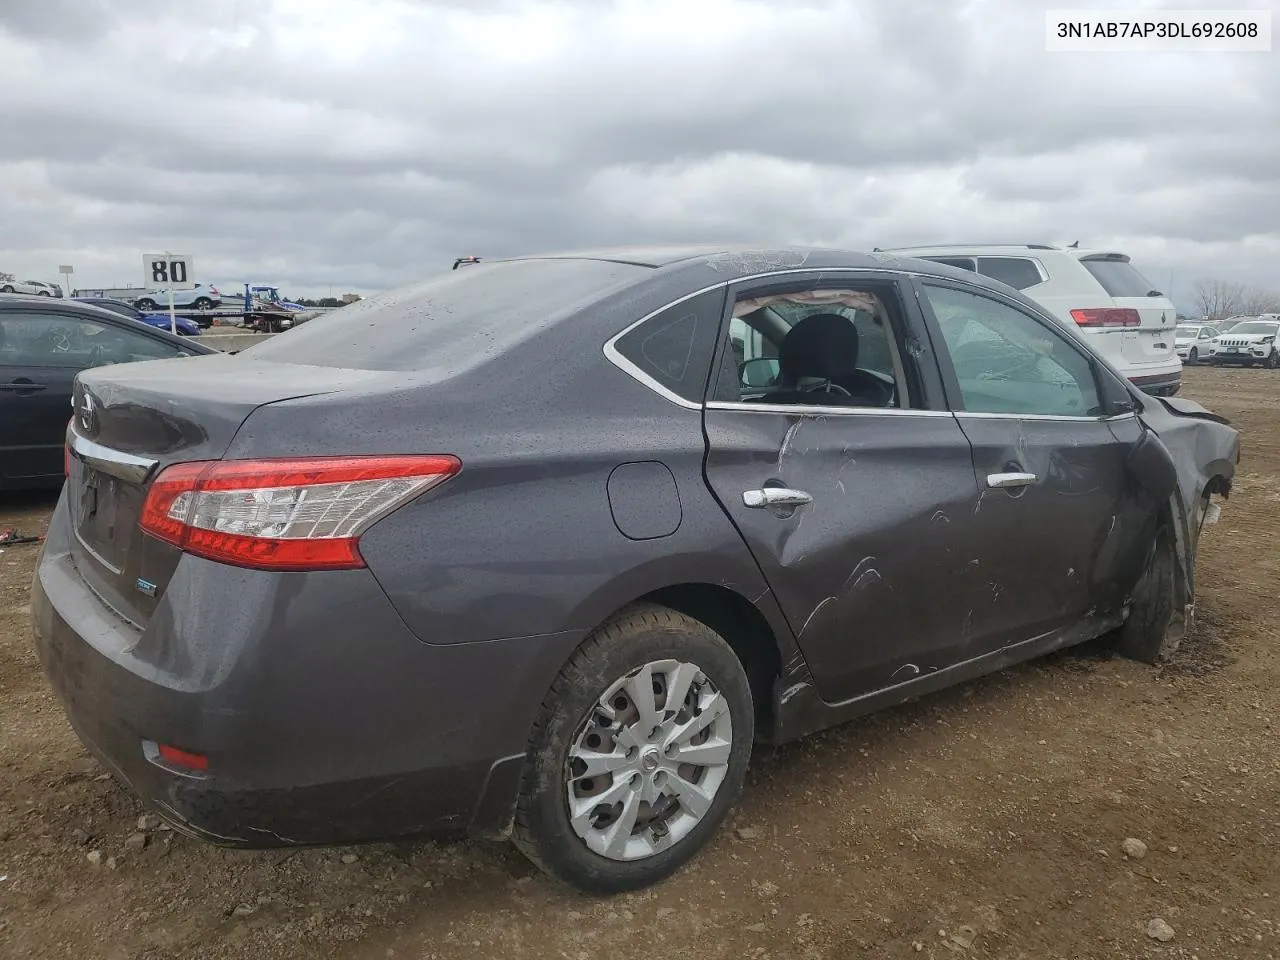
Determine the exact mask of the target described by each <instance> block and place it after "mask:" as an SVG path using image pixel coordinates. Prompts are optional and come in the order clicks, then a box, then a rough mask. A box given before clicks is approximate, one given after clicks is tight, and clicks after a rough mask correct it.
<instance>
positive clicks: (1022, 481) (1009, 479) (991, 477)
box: [987, 473, 1036, 488]
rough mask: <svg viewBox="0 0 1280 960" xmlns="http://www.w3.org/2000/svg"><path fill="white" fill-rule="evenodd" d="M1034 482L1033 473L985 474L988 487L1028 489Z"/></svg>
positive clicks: (1034, 476)
mask: <svg viewBox="0 0 1280 960" xmlns="http://www.w3.org/2000/svg"><path fill="white" fill-rule="evenodd" d="M1035 482H1036V475H1035V474H1034V473H989V474H987V486H988V487H1001V488H1008V487H1028V486H1030V485H1031V484H1033V483H1035Z"/></svg>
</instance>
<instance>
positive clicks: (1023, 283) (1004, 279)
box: [978, 257, 1043, 290]
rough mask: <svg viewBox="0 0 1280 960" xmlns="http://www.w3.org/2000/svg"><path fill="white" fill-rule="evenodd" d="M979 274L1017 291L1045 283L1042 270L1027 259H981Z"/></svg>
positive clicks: (979, 261) (979, 260) (979, 259)
mask: <svg viewBox="0 0 1280 960" xmlns="http://www.w3.org/2000/svg"><path fill="white" fill-rule="evenodd" d="M978 272H979V273H980V274H982V275H983V276H984V277H990V278H991V279H992V280H999V281H1000V282H1001V283H1007V284H1008V285H1009V286H1011V287H1013V288H1014V289H1015V290H1025V289H1026V288H1027V287H1034V286H1035V285H1036V284H1037V283H1042V282H1043V278H1042V277H1041V276H1040V268H1039V267H1037V266H1036V264H1035V262H1034V261H1032V260H1028V259H1027V258H1026V257H979V258H978Z"/></svg>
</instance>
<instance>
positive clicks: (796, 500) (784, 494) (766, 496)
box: [742, 487, 813, 509]
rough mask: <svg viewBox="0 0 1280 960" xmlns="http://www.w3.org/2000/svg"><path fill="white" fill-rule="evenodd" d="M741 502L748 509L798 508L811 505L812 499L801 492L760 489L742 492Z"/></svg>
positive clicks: (778, 488)
mask: <svg viewBox="0 0 1280 960" xmlns="http://www.w3.org/2000/svg"><path fill="white" fill-rule="evenodd" d="M742 502H743V504H744V505H746V506H748V507H752V508H753V509H759V508H762V507H799V506H803V505H804V504H806V503H813V497H811V496H809V494H807V493H805V492H804V491H803V490H790V489H788V488H787V487H762V488H761V489H759V490H743V491H742Z"/></svg>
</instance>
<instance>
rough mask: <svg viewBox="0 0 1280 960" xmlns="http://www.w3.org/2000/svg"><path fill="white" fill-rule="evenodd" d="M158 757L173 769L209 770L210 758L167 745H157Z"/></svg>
mask: <svg viewBox="0 0 1280 960" xmlns="http://www.w3.org/2000/svg"><path fill="white" fill-rule="evenodd" d="M156 755H157V756H158V757H159V758H160V760H162V761H163V762H164V763H166V764H168V765H169V766H171V767H178V768H180V769H185V770H199V771H201V772H204V771H205V770H208V769H209V758H208V757H206V756H205V755H204V754H202V753H192V752H191V751H190V750H181V749H179V748H178V747H171V746H169V745H168V744H167V743H158V744H156Z"/></svg>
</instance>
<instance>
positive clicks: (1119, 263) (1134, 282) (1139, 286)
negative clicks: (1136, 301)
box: [1080, 258, 1153, 297]
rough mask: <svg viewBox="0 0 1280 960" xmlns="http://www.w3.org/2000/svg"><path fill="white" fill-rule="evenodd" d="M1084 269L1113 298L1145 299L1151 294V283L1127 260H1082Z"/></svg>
mask: <svg viewBox="0 0 1280 960" xmlns="http://www.w3.org/2000/svg"><path fill="white" fill-rule="evenodd" d="M1080 262H1081V263H1082V264H1084V268H1085V269H1086V270H1088V271H1089V273H1091V274H1092V275H1093V279H1095V280H1097V281H1098V284H1099V285H1100V286H1101V287H1102V289H1103V290H1105V291H1107V293H1108V295H1110V296H1113V297H1145V296H1147V295H1149V294H1151V293H1152V292H1153V288H1152V286H1151V281H1150V280H1148V279H1147V278H1146V277H1144V276H1143V275H1142V274H1140V273H1139V272H1138V270H1137V268H1136V267H1134V266H1133V264H1131V263H1129V261H1127V260H1116V259H1111V258H1104V259H1097V260H1093V259H1082V260H1081V261H1080Z"/></svg>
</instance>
